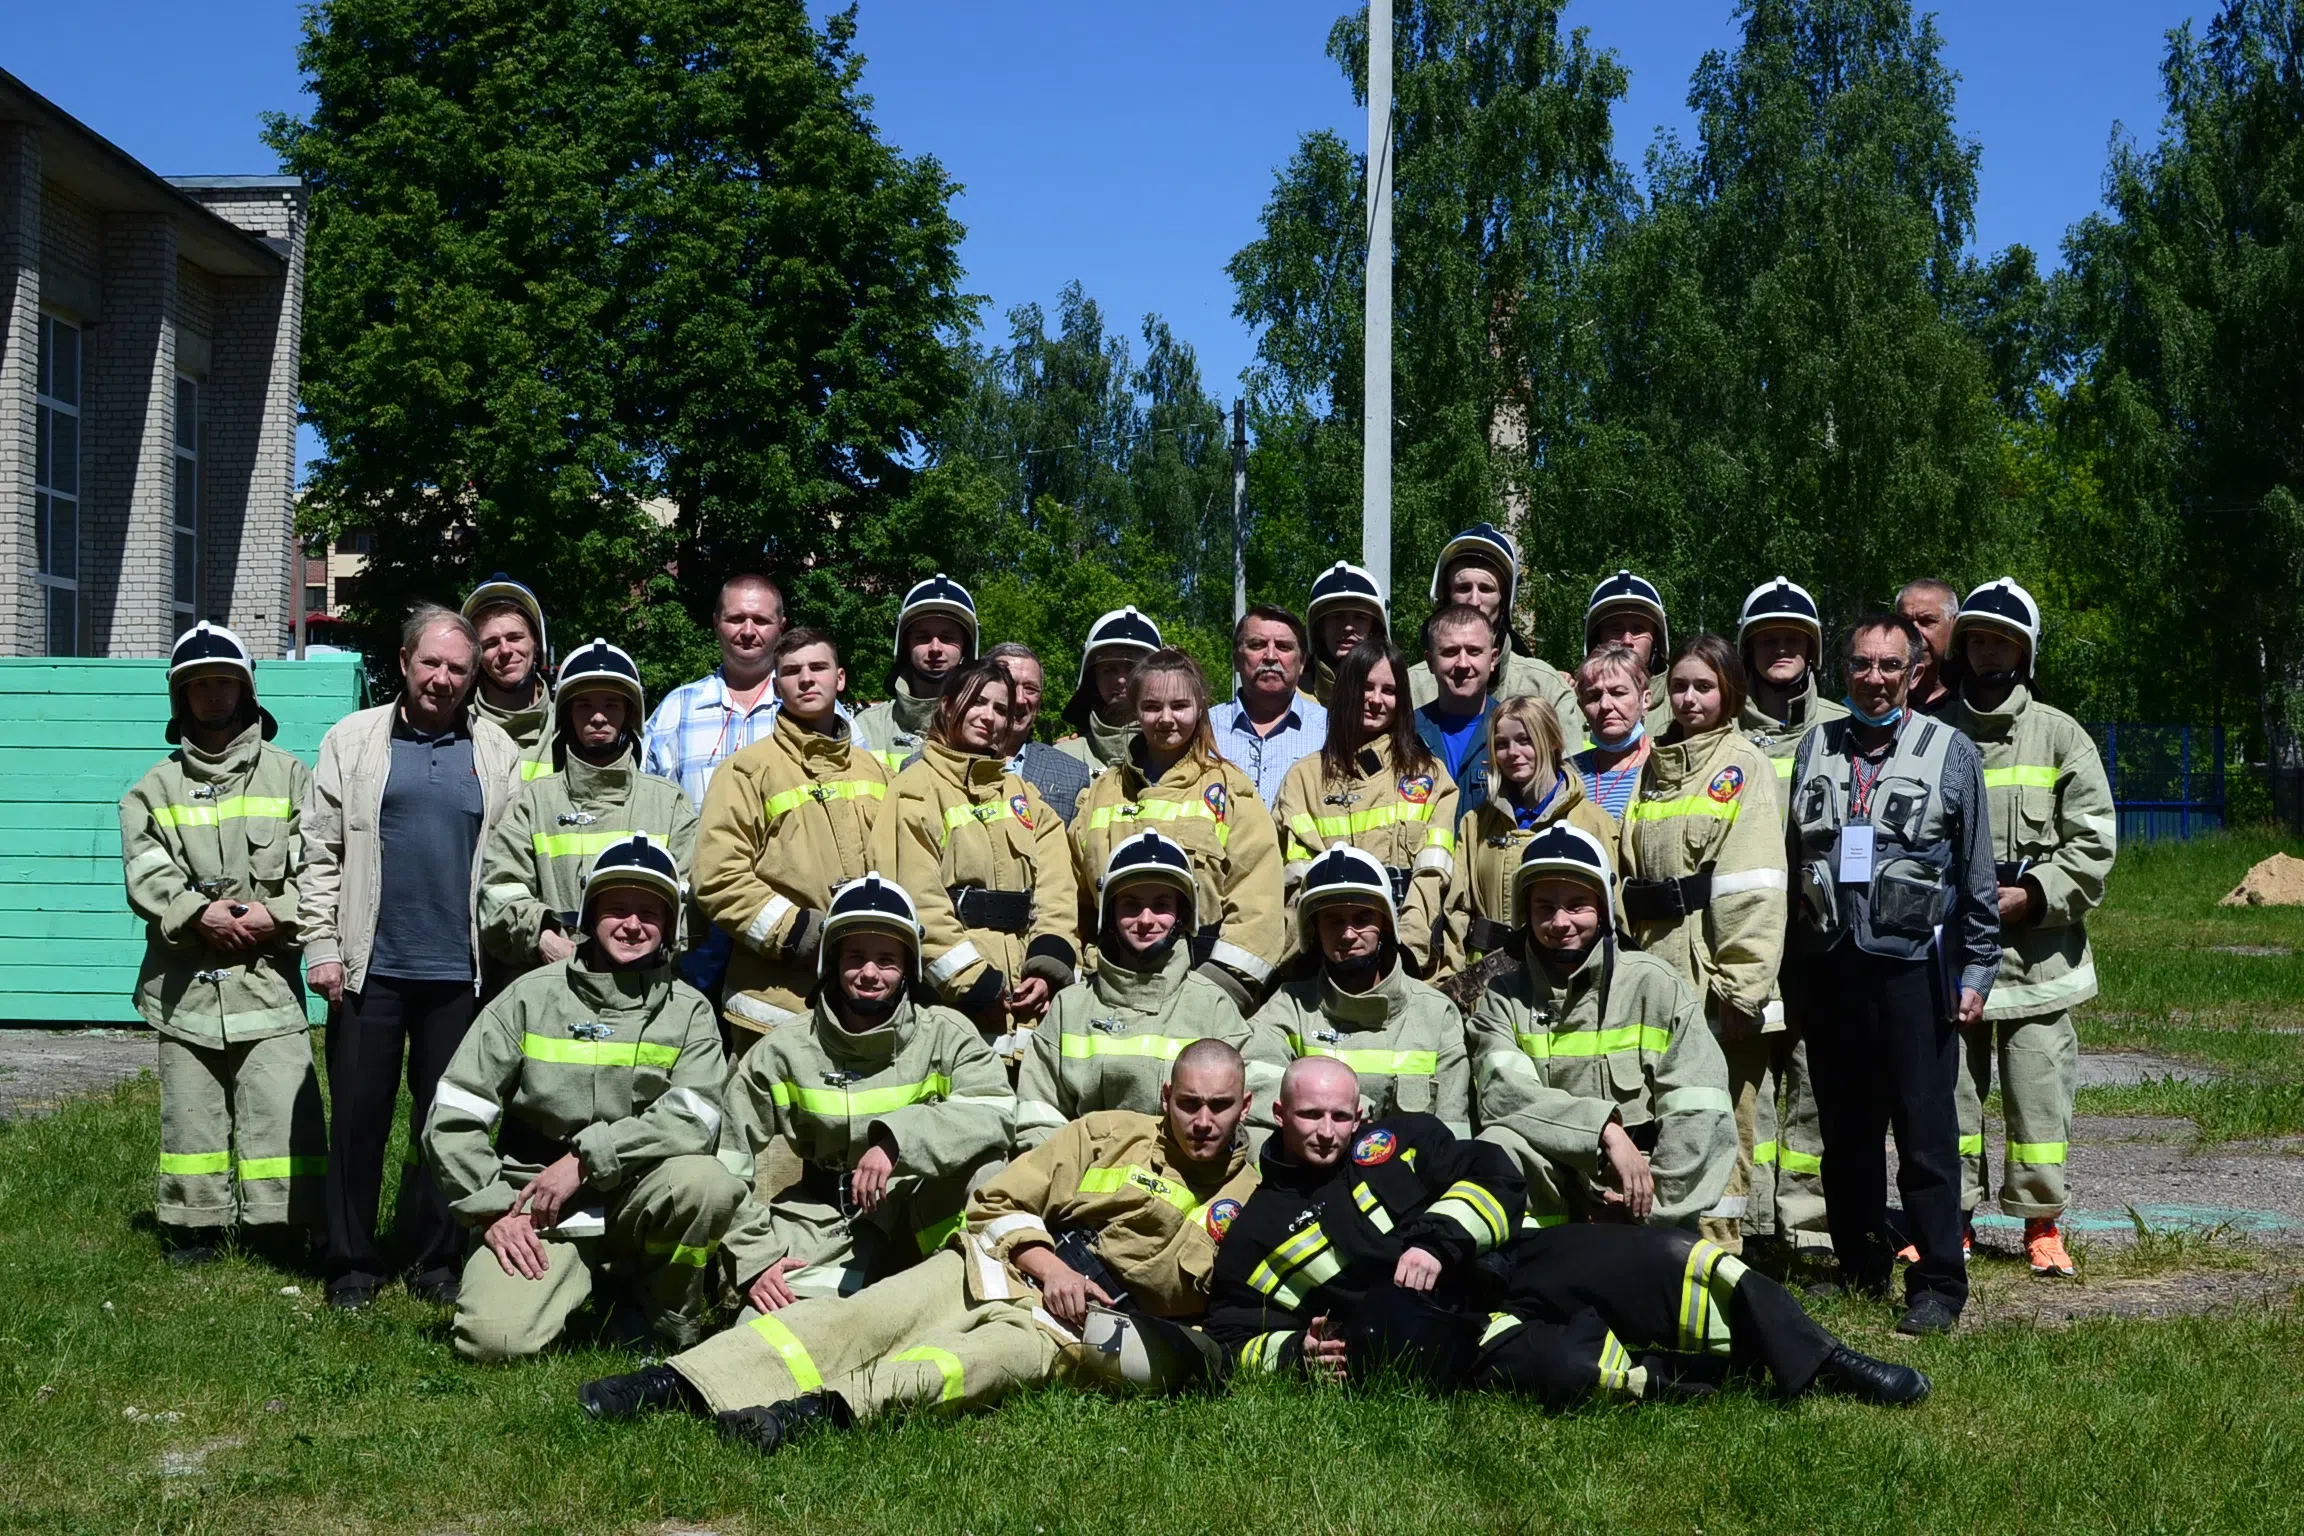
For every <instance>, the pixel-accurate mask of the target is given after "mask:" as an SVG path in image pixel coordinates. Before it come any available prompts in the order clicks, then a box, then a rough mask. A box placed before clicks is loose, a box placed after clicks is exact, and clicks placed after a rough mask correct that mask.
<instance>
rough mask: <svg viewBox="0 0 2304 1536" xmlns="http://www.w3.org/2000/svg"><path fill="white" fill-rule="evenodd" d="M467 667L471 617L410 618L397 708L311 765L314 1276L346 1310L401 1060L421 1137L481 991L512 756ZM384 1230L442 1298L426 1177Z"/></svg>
mask: <svg viewBox="0 0 2304 1536" xmlns="http://www.w3.org/2000/svg"><path fill="white" fill-rule="evenodd" d="M477 655H478V642H477V638H476V637H475V635H474V634H473V630H472V624H471V621H470V620H468V619H466V618H464V617H463V616H462V615H461V614H458V613H456V612H454V611H452V610H450V609H446V608H440V607H436V606H433V605H431V604H425V605H423V606H421V607H419V608H418V609H417V610H416V611H415V612H414V613H413V614H411V615H410V616H409V619H408V623H407V625H406V626H405V627H404V628H403V630H402V632H401V648H400V675H401V678H402V680H403V683H404V686H403V688H402V690H401V695H400V698H399V699H398V700H397V701H395V702H393V703H390V704H384V705H379V706H378V707H377V708H375V709H364V710H361V711H360V712H359V713H358V714H355V715H351V716H348V717H346V718H345V719H343V720H340V721H338V722H337V723H336V724H335V725H334V726H332V727H330V728H329V731H328V734H327V736H326V737H324V738H323V739H322V740H321V743H320V762H319V766H318V767H317V768H316V769H315V770H314V771H313V776H312V785H313V794H312V806H311V809H310V810H309V811H308V812H307V813H306V815H305V831H304V854H305V869H304V878H303V881H302V883H301V885H300V886H299V892H300V900H299V903H298V925H299V927H300V928H301V930H302V933H303V937H304V963H305V966H306V973H307V976H308V979H309V980H310V982H311V984H312V989H313V990H314V991H315V992H318V993H319V994H320V995H321V996H323V997H325V998H327V999H328V1001H329V1003H330V1005H331V1007H332V1010H333V1011H332V1013H331V1015H330V1023H329V1029H328V1091H329V1097H330V1099H331V1101H332V1104H331V1107H332V1109H333V1111H334V1112H333V1113H332V1114H331V1116H330V1117H329V1118H330V1119H331V1121H332V1122H333V1124H332V1127H331V1137H330V1144H329V1149H328V1151H329V1156H328V1185H327V1194H326V1197H325V1198H326V1218H327V1247H326V1258H325V1268H326V1271H327V1275H328V1300H329V1303H330V1304H331V1305H333V1306H338V1307H343V1308H346V1309H358V1308H360V1307H364V1306H366V1305H367V1304H368V1302H369V1301H370V1299H371V1298H372V1297H373V1296H374V1295H375V1291H376V1287H377V1286H378V1285H380V1284H382V1283H383V1280H384V1274H385V1271H384V1259H383V1256H382V1255H381V1254H380V1252H379V1251H378V1248H377V1243H376V1214H377V1212H376V1207H377V1202H378V1200H379V1199H380V1197H381V1194H382V1190H383V1184H384V1143H385V1141H386V1140H387V1139H388V1138H389V1137H390V1135H391V1132H392V1111H393V1106H394V1102H395V1100H396V1099H397V1098H398V1096H399V1088H400V1075H401V1058H402V1055H403V1053H405V1055H406V1058H407V1076H408V1092H409V1096H410V1097H411V1098H412V1099H413V1100H414V1105H415V1108H414V1120H413V1123H414V1124H416V1125H422V1124H424V1122H425V1120H426V1119H427V1118H428V1117H429V1116H430V1114H431V1112H432V1090H433V1087H434V1085H436V1084H437V1083H438V1082H439V1081H440V1074H441V1072H443V1071H444V1070H446V1068H447V1066H448V1060H449V1058H450V1057H451V1056H453V1055H454V1054H455V1052H456V1047H457V1045H458V1044H459V1043H461V1042H462V1040H463V1039H464V1031H465V1030H466V1028H468V1027H469V1026H470V1024H471V1022H472V1013H473V1007H474V1004H475V1003H476V1001H477V999H478V995H479V975H480V970H479V963H480V925H479V915H478V914H479V894H480V857H479V847H480V840H481V839H482V838H483V837H484V836H486V834H487V831H488V829H489V828H491V827H493V826H494V825H495V824H496V819H497V818H498V817H499V816H501V815H503V814H504V806H505V803H506V802H507V801H508V800H510V799H511V796H512V791H513V790H514V789H516V788H518V787H519V782H520V779H519V774H520V766H519V765H520V749H519V748H518V747H517V746H515V745H514V744H513V741H512V738H511V737H509V736H507V735H505V734H504V732H503V731H501V730H499V729H498V728H497V727H495V726H493V725H491V724H489V723H488V722H487V721H486V720H483V719H479V718H477V717H475V716H474V715H473V713H472V711H471V707H470V700H471V692H472V678H473V673H474V670H475V668H476V665H477V661H476V658H477ZM393 1226H394V1228H395V1231H396V1234H397V1238H398V1244H399V1247H400V1248H401V1250H402V1253H401V1255H400V1257H401V1259H402V1261H403V1263H404V1264H405V1266H406V1267H407V1268H408V1269H409V1270H410V1271H411V1272H412V1278H411V1280H410V1282H409V1288H410V1289H411V1290H412V1291H414V1292H416V1293H417V1294H419V1295H422V1296H424V1297H425V1298H426V1299H428V1300H435V1301H442V1302H448V1301H453V1300H454V1299H455V1296H456V1285H457V1273H458V1271H459V1270H460V1269H461V1267H462V1265H463V1260H464V1253H463V1247H464V1244H463V1239H462V1236H461V1235H460V1233H459V1232H458V1230H457V1227H456V1224H455V1222H454V1220H453V1218H452V1217H451V1215H450V1213H449V1210H448V1203H447V1201H446V1200H444V1199H443V1198H442V1197H441V1195H440V1191H439V1189H438V1188H437V1187H436V1186H435V1185H434V1184H433V1182H432V1176H431V1174H430V1173H428V1172H426V1171H425V1170H424V1169H422V1168H420V1167H411V1168H409V1169H408V1170H407V1171H406V1172H405V1173H404V1174H403V1175H402V1177H401V1180H400V1201H399V1209H398V1211H397V1213H396V1214H395V1217H394V1220H393Z"/></svg>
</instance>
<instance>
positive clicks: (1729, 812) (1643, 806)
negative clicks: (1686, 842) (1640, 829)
mask: <svg viewBox="0 0 2304 1536" xmlns="http://www.w3.org/2000/svg"><path fill="white" fill-rule="evenodd" d="M1743 804H1744V802H1743V800H1742V798H1741V797H1739V798H1737V799H1734V800H1730V801H1728V802H1727V803H1726V804H1722V803H1721V802H1720V801H1718V800H1715V799H1713V798H1712V797H1711V796H1710V795H1682V796H1681V797H1680V798H1679V799H1677V800H1635V801H1633V802H1632V805H1631V807H1630V809H1629V811H1628V812H1627V815H1628V819H1630V820H1632V821H1674V820H1677V819H1679V818H1680V817H1682V816H1709V817H1711V818H1712V819H1713V820H1714V821H1734V820H1735V819H1736V813H1737V811H1738V810H1739V809H1740V808H1741V807H1742V806H1743Z"/></svg>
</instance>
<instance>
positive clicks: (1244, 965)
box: [1208, 939, 1272, 982]
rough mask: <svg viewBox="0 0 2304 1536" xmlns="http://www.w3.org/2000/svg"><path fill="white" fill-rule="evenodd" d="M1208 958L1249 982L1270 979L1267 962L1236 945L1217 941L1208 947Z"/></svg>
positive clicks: (1269, 965)
mask: <svg viewBox="0 0 2304 1536" xmlns="http://www.w3.org/2000/svg"><path fill="white" fill-rule="evenodd" d="M1208 958H1209V959H1211V960H1213V961H1215V962H1216V963H1217V964H1218V965H1228V966H1230V967H1231V968H1232V969H1233V970H1236V971H1238V972H1239V973H1240V974H1241V975H1243V976H1245V977H1247V978H1248V979H1249V980H1250V981H1254V982H1264V981H1269V980H1271V979H1272V967H1271V964H1270V963H1269V962H1267V961H1265V960H1262V959H1259V958H1258V957H1257V956H1255V955H1252V954H1250V953H1248V951H1246V950H1244V949H1242V948H1241V947H1240V946H1239V945H1237V944H1230V943H1227V942H1225V941H1224V940H1222V939H1218V940H1217V941H1216V942H1215V943H1214V944H1212V945H1210V946H1209V947H1208Z"/></svg>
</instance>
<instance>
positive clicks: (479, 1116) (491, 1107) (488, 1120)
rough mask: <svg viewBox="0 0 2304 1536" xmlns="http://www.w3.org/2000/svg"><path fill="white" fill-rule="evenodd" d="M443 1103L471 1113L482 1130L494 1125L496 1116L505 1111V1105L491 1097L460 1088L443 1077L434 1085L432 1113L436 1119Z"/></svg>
mask: <svg viewBox="0 0 2304 1536" xmlns="http://www.w3.org/2000/svg"><path fill="white" fill-rule="evenodd" d="M443 1105H445V1106H446V1107H447V1108H449V1109H454V1110H460V1111H462V1112H463V1113H465V1114H467V1115H470V1116H471V1117H472V1118H473V1119H475V1120H477V1121H479V1122H480V1129H482V1130H487V1129H488V1128H489V1127H490V1126H492V1125H494V1124H495V1123H496V1117H497V1116H498V1115H501V1114H503V1113H504V1106H503V1105H501V1104H498V1103H496V1102H494V1101H493V1100H490V1099H484V1098H482V1097H481V1096H480V1095H479V1094H476V1093H473V1092H471V1091H470V1090H468V1089H464V1088H459V1087H457V1086H456V1085H455V1084H454V1083H452V1082H450V1081H448V1079H446V1078H442V1079H440V1081H439V1082H437V1083H435V1084H433V1085H432V1114H433V1118H434V1119H438V1118H439V1114H440V1110H441V1107H442V1106H443Z"/></svg>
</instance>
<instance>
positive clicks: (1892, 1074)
mask: <svg viewBox="0 0 2304 1536" xmlns="http://www.w3.org/2000/svg"><path fill="white" fill-rule="evenodd" d="M1805 965H1806V970H1807V976H1806V987H1807V990H1806V994H1805V995H1806V1000H1807V1010H1806V1011H1807V1020H1806V1029H1807V1037H1808V1066H1809V1070H1810V1072H1811V1073H1812V1074H1813V1075H1814V1077H1815V1082H1816V1112H1817V1118H1818V1121H1819V1129H1821V1131H1822V1132H1823V1137H1824V1219H1825V1223H1826V1225H1827V1226H1829V1227H1830V1229H1831V1232H1832V1249H1833V1251H1834V1252H1835V1253H1837V1254H1838V1255H1839V1257H1840V1264H1841V1267H1842V1268H1843V1269H1844V1270H1846V1271H1847V1273H1848V1277H1849V1279H1850V1281H1851V1282H1852V1283H1853V1284H1855V1285H1857V1286H1859V1287H1861V1288H1864V1289H1867V1290H1885V1289H1887V1286H1888V1281H1889V1278H1890V1276H1891V1275H1893V1274H1894V1272H1895V1267H1896V1246H1897V1245H1896V1241H1895V1239H1894V1237H1893V1236H1892V1235H1891V1234H1890V1231H1889V1227H1888V1153H1887V1147H1886V1136H1887V1133H1888V1131H1889V1130H1891V1129H1893V1130H1894V1131H1895V1133H1896V1159H1897V1169H1896V1186H1897V1188H1898V1189H1899V1190H1900V1191H1902V1193H1903V1196H1904V1231H1905V1234H1906V1236H1907V1237H1908V1239H1909V1240H1910V1242H1911V1243H1912V1245H1913V1246H1914V1247H1915V1248H1917V1249H1919V1250H1920V1259H1919V1262H1918V1263H1916V1264H1914V1265H1913V1266H1912V1267H1911V1269H1910V1270H1909V1271H1908V1272H1907V1273H1906V1275H1905V1277H1904V1291H1905V1295H1906V1298H1907V1299H1908V1300H1912V1301H1917V1300H1919V1299H1920V1297H1922V1296H1923V1295H1928V1294H1934V1295H1936V1296H1939V1297H1942V1298H1943V1299H1944V1301H1945V1302H1946V1303H1947V1304H1949V1305H1950V1306H1951V1308H1952V1310H1953V1311H1955V1312H1957V1311H1959V1310H1960V1309H1961V1308H1962V1307H1963V1306H1965V1305H1966V1304H1967V1301H1968V1263H1967V1260H1966V1259H1965V1258H1963V1257H1962V1256H1961V1252H1960V1117H1959V1112H1958V1109H1957V1106H1956V1103H1955V1099H1954V1092H1955V1084H1956V1083H1957V1080H1958V1073H1959V1070H1960V1037H1959V1031H1958V1030H1957V1029H1956V1028H1955V1027H1954V1026H1953V1023H1952V1019H1951V1008H1950V1006H1949V1004H1948V1002H1947V1000H1946V998H1945V995H1944V987H1943V983H1942V979H1941V973H1940V972H1939V971H1938V969H1937V967H1936V963H1935V961H1934V960H1932V959H1920V960H1891V959H1885V958H1883V957H1881V956H1878V955H1868V954H1865V953H1864V952H1863V951H1861V950H1859V949H1858V948H1857V947H1856V946H1855V945H1854V944H1853V943H1850V942H1847V941H1845V940H1843V941H1842V942H1841V943H1839V944H1837V945H1835V946H1834V947H1833V948H1832V949H1830V950H1828V951H1826V952H1825V953H1824V954H1821V955H1815V956H1810V957H1808V958H1807V960H1806V962H1805Z"/></svg>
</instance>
